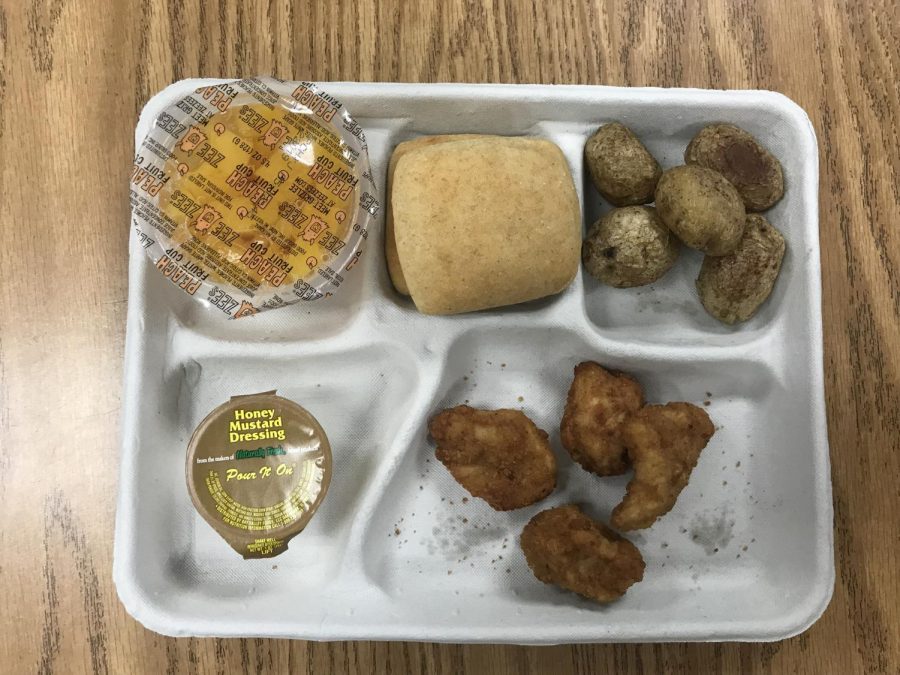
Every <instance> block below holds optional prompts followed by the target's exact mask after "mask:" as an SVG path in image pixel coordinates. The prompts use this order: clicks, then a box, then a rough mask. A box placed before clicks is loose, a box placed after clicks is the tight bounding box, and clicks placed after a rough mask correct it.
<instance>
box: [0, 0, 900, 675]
mask: <svg viewBox="0 0 900 675" xmlns="http://www.w3.org/2000/svg"><path fill="white" fill-rule="evenodd" d="M420 4H421V5H423V7H419V6H418V5H420ZM430 4H432V3H428V2H424V3H418V2H412V1H410V2H396V3H391V2H382V3H379V2H375V1H374V0H365V1H362V2H359V3H355V2H349V1H348V2H311V3H309V4H308V5H307V4H305V3H302V2H297V3H295V4H293V5H292V4H291V3H290V2H288V1H286V0H269V1H268V2H263V3H259V4H257V5H255V6H252V5H251V4H250V3H243V2H240V1H238V0H220V1H219V2H190V1H187V2H184V3H183V5H182V3H181V2H176V1H172V2H168V3H152V2H143V3H136V2H135V3H132V2H128V0H115V1H110V2H88V1H87V0H33V1H30V2H16V1H14V0H0V168H2V171H0V195H2V199H0V225H2V241H0V280H2V283H0V293H2V299H0V308H2V314H0V512H2V513H3V514H5V515H4V516H3V518H4V522H3V524H2V527H0V672H10V673H25V672H41V673H51V672H53V673H80V672H97V673H108V672H112V673H136V672H150V673H160V672H217V673H232V672H248V671H249V672H284V671H286V670H288V669H289V670H290V671H291V672H298V673H301V672H316V673H340V672H361V673H373V672H390V673H405V672H423V673H460V672H463V671H469V672H474V673H495V672H496V673H539V672H554V673H594V672H617V673H654V672H667V673H668V672H672V673H700V672H738V671H745V672H781V671H788V672H799V673H807V672H809V673H826V672H827V673H859V672H873V673H888V672H890V673H897V672H900V609H898V607H900V573H898V572H900V559H898V536H900V491H898V485H900V404H898V399H900V334H898V326H900V187H898V186H900V93H898V87H897V83H898V80H900V46H898V45H900V9H898V4H897V3H896V2H895V1H894V0H885V2H883V3H881V4H878V3H868V2H863V0H859V1H856V2H853V1H850V2H846V3H839V2H822V3H815V2H784V1H783V0H766V1H765V2H762V1H760V2H753V1H752V0H746V1H745V2H736V1H731V2H728V1H724V0H723V1H722V2H714V1H712V0H710V1H707V2H687V3H686V5H687V6H681V7H679V6H678V4H677V3H675V2H661V3H659V4H658V5H657V4H656V3H654V2H651V1H650V0H641V1H636V2H633V3H629V2H625V1H615V0H610V1H608V2H601V1H596V2H591V1H583V2H582V1H578V0H566V1H564V2H550V1H548V2H541V1H539V0H535V1H534V2H533V3H530V2H525V1H524V0H523V1H517V0H484V1H483V2H478V1H477V0H470V1H464V0H441V2H438V3H433V4H434V5H435V6H436V9H426V8H425V7H424V6H427V5H430ZM259 73H273V74H275V75H277V76H279V77H283V78H288V79H299V78H308V79H313V80H323V81H324V80H361V81H367V80H384V81H422V82H428V81H458V82H467V81H469V82H481V81H484V82H545V83H569V82H571V83H603V84H614V85H659V86H667V87H688V86H690V87H715V88H732V87H733V88H748V87H749V88H757V87H758V88H765V89H775V90H778V91H781V92H784V93H785V94H787V95H788V96H790V97H791V98H793V99H794V100H795V101H797V102H798V103H799V104H800V105H801V106H803V107H804V108H805V109H806V110H807V111H808V112H809V115H810V117H811V118H812V121H813V124H814V125H815V128H816V131H817V133H818V137H819V147H820V153H821V189H820V198H821V249H822V270H823V279H822V281H823V286H824V330H825V382H826V396H827V401H828V418H829V419H828V431H829V436H830V441H831V459H832V473H833V481H834V506H835V522H834V532H835V556H836V564H837V580H836V586H835V591H834V599H833V600H832V601H831V605H830V606H829V608H828V610H827V611H826V612H825V615H824V616H823V617H822V619H821V620H820V621H819V622H818V623H817V624H815V625H814V626H813V627H812V628H811V629H810V630H809V631H807V632H806V633H804V634H802V635H800V636H798V637H796V638H793V639H790V640H786V641H784V642H780V643H776V644H669V645H651V644H648V645H605V646H604V645H601V646H558V647H546V648H531V647H513V646H454V645H436V644H414V643H391V644H384V643H332V644H317V643H309V642H300V641H277V640H259V639H247V640H237V639H228V640H213V639H180V640H176V639H170V638H165V637H161V636H159V635H156V634H154V633H151V632H149V631H147V630H145V629H144V628H143V627H141V626H140V625H139V624H138V623H137V622H135V621H134V620H133V619H131V618H130V617H129V616H128V615H127V614H126V613H125V611H124V610H123V609H122V606H121V605H120V604H119V601H118V599H117V597H116V592H115V589H114V587H113V583H112V578H111V574H112V572H111V564H112V535H113V522H114V516H115V498H116V488H117V470H118V420H119V408H120V404H121V390H122V387H121V380H122V358H123V343H124V331H125V309H126V292H127V288H126V267H127V250H126V244H127V240H128V230H129V228H128V223H129V207H128V177H129V173H130V169H131V161H132V156H133V146H132V142H133V135H132V134H133V129H134V123H135V120H136V116H137V113H138V111H139V110H140V109H141V107H142V106H143V104H144V102H145V101H146V100H147V99H148V97H149V96H150V95H152V94H153V93H154V92H156V91H157V90H159V89H161V88H162V87H164V86H165V85H167V84H169V83H170V82H172V81H174V80H177V79H180V78H184V77H191V76H197V75H205V76H241V75H253V74H259ZM736 609H737V608H736Z"/></svg>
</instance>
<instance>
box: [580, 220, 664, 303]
mask: <svg viewBox="0 0 900 675" xmlns="http://www.w3.org/2000/svg"><path fill="white" fill-rule="evenodd" d="M679 248H680V246H679V243H678V239H677V238H676V237H675V235H674V234H672V233H671V232H670V231H669V228H667V227H666V226H665V225H663V222H662V220H660V218H659V215H658V214H657V213H656V209H654V208H653V207H652V206H625V207H622V208H621V209H613V210H612V211H610V212H609V213H607V214H606V215H605V216H603V217H602V218H600V220H598V221H597V222H596V223H594V224H593V226H592V227H591V229H590V230H589V231H588V234H587V237H585V239H584V242H583V243H582V245H581V260H582V262H584V268H585V269H586V270H587V271H588V273H589V274H590V275H591V276H592V277H594V278H595V279H597V280H598V281H602V282H603V283H605V284H609V285H610V286H614V287H616V288H633V287H634V286H644V285H645V284H652V283H653V282H654V281H657V280H658V279H660V278H661V277H662V276H663V275H664V274H665V273H666V272H668V271H669V270H670V269H671V268H672V265H674V264H675V260H676V259H677V258H678V249H679Z"/></svg>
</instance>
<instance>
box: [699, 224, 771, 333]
mask: <svg viewBox="0 0 900 675" xmlns="http://www.w3.org/2000/svg"><path fill="white" fill-rule="evenodd" d="M783 258H784V237H783V236H781V233H780V232H779V231H778V230H776V229H775V228H774V227H772V225H770V224H769V221H767V220H766V219H765V218H763V217H762V216H760V215H757V214H751V215H749V216H747V225H746V227H745V229H744V236H743V238H742V239H741V241H740V243H739V244H738V246H737V248H736V249H735V250H734V251H733V252H731V253H729V254H728V255H723V256H717V257H713V256H706V257H705V258H704V259H703V265H701V267H700V275H699V276H698V277H697V293H699V294H700V302H702V303H703V307H704V308H705V309H706V311H707V312H709V313H710V314H711V315H712V316H714V317H715V318H717V319H718V320H719V321H721V322H722V323H727V324H734V323H738V322H740V321H746V320H747V319H749V318H750V317H751V316H753V315H754V314H755V313H756V310H758V309H759V308H760V306H761V305H762V304H763V303H764V302H765V301H766V298H768V297H769V295H770V294H771V293H772V288H774V286H775V279H777V278H778V272H779V271H780V270H781V261H782V259H783Z"/></svg>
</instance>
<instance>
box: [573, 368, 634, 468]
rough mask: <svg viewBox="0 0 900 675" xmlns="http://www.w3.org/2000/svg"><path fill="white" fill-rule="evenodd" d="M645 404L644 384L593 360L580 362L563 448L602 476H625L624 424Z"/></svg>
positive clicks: (576, 372)
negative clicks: (622, 436) (642, 388)
mask: <svg viewBox="0 0 900 675" xmlns="http://www.w3.org/2000/svg"><path fill="white" fill-rule="evenodd" d="M642 405H644V395H643V393H642V391H641V385H639V384H638V383H637V382H636V381H635V380H633V379H632V378H630V377H629V376H628V375H625V374H624V373H612V372H610V371H608V370H606V369H605V368H603V366H601V365H600V364H598V363H594V362H593V361H585V362H584V363H579V364H578V365H577V366H575V377H574V379H573V380H572V386H571V387H569V395H568V397H567V398H566V408H565V411H564V412H563V418H562V423H561V424H560V438H561V440H562V444H563V447H564V448H565V449H566V450H568V451H569V454H570V455H571V456H572V459H574V460H575V461H576V462H578V463H579V464H580V465H581V466H582V467H584V468H585V469H587V470H588V471H591V472H593V473H595V474H597V475H598V476H615V475H617V474H620V473H625V471H627V470H628V457H627V455H626V453H625V446H624V445H623V444H622V438H621V435H620V432H621V428H622V423H623V422H624V421H625V419H626V418H627V417H628V415H630V414H631V413H633V412H635V411H637V410H639V409H640V407H641V406H642Z"/></svg>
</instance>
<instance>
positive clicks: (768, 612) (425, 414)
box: [114, 80, 834, 643]
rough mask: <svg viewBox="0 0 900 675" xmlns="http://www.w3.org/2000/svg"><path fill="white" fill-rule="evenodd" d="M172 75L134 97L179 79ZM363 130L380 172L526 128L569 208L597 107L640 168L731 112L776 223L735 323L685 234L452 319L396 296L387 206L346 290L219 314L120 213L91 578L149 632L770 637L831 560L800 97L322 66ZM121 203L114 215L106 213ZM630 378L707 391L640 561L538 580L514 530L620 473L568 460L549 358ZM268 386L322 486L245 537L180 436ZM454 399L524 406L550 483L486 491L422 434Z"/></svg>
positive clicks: (700, 393) (540, 639)
mask: <svg viewBox="0 0 900 675" xmlns="http://www.w3.org/2000/svg"><path fill="white" fill-rule="evenodd" d="M215 82H218V81H213V80H186V81H182V82H177V83H175V84H173V85H171V86H170V87H168V88H166V89H165V90H163V91H162V92H160V93H159V94H158V95H156V96H155V97H154V98H153V99H151V100H150V101H149V102H148V104H147V106H146V107H145V108H144V111H143V113H142V114H141V117H140V121H139V123H138V127H137V138H138V139H140V138H142V137H143V136H144V135H145V134H146V132H147V130H148V128H149V126H150V125H151V124H152V122H153V120H154V119H155V118H156V116H157V114H158V113H159V111H160V110H161V109H162V108H163V107H165V106H166V105H167V104H169V103H170V102H172V101H173V100H175V99H177V98H179V97H180V96H183V95H185V94H186V93H189V92H190V91H192V90H194V89H196V88H197V87H200V86H204V85H207V84H210V83H215ZM322 87H323V88H324V89H325V90H326V91H327V92H329V93H331V94H333V95H335V96H337V97H338V98H340V99H341V100H342V101H343V102H344V103H345V104H346V106H347V107H348V108H349V110H350V111H351V112H352V113H353V116H354V117H355V119H356V120H357V121H358V122H359V123H360V125H361V126H362V128H363V129H364V130H365V135H366V140H367V142H368V147H369V156H370V161H371V166H372V171H373V175H374V178H375V182H376V184H377V187H378V189H379V190H381V191H382V192H383V191H384V186H385V174H386V168H387V163H388V160H389V158H390V155H391V151H392V149H393V148H394V147H395V146H396V145H397V144H398V143H400V142H401V141H404V140H408V139H411V138H414V137H416V136H419V135H424V134H447V133H485V134H498V135H533V136H540V137H545V138H547V139H549V140H551V141H553V142H554V143H556V144H557V145H558V146H559V147H560V148H561V149H562V150H563V152H564V154H565V156H566V158H567V161H568V163H569V167H570V169H571V172H572V175H573V176H574V178H575V184H576V188H577V190H578V193H579V197H580V199H581V203H582V207H583V216H584V223H585V225H586V226H589V225H590V224H591V223H593V222H594V221H595V220H596V219H597V218H598V217H599V215H600V214H602V213H603V212H605V211H606V210H608V209H609V208H610V207H609V206H608V205H607V204H606V202H604V201H603V200H602V199H601V197H600V196H599V195H598V193H597V192H596V190H595V189H594V188H593V186H592V184H591V182H590V180H589V178H588V177H587V175H586V171H585V166H584V159H583V148H584V143H585V141H586V139H587V138H588V137H589V136H590V134H591V133H593V131H594V130H595V129H596V128H597V126H598V125H600V124H601V123H603V122H606V121H611V120H619V121H622V122H624V123H625V124H627V125H629V126H630V127H631V128H632V129H633V130H634V131H635V132H636V134H637V135H638V136H639V137H640V138H641V139H642V140H643V141H644V143H645V144H646V145H647V147H648V149H649V150H650V151H651V152H652V153H653V154H654V156H655V157H656V158H657V159H658V160H659V161H660V162H661V164H662V165H663V167H664V168H665V167H668V166H673V165H675V164H679V163H681V161H682V160H681V156H682V153H683V151H684V147H685V145H686V143H687V142H688V140H689V139H690V138H691V137H692V136H693V135H694V134H695V133H696V132H697V130H698V129H700V128H701V127H702V126H703V125H704V124H707V123H710V122H716V121H722V120H726V121H729V122H733V123H735V124H737V125H740V126H741V127H743V128H745V129H747V130H748V131H750V132H751V133H753V134H754V135H756V136H757V138H759V139H760V140H761V141H762V142H763V143H764V144H765V145H766V146H767V147H768V148H769V149H770V150H771V151H772V152H773V154H775V155H776V156H777V157H778V158H779V159H780V160H781V162H782V164H783V166H784V173H785V177H786V188H787V189H786V194H785V197H784V199H782V200H781V202H779V203H778V204H777V205H776V206H775V207H774V208H773V209H772V210H771V211H770V212H769V213H768V214H767V215H768V217H769V218H770V220H771V221H772V222H773V223H774V224H775V225H776V226H777V227H778V228H779V229H780V231H781V232H782V233H783V234H784V237H785V239H786V241H787V253H786V256H785V259H784V263H783V267H782V271H781V275H780V278H779V280H778V283H777V285H776V286H775V290H774V293H773V295H772V297H771V298H770V299H769V301H768V302H767V303H766V304H765V305H764V306H763V308H762V309H761V310H760V311H759V313H758V314H757V315H756V316H754V317H753V318H752V319H751V320H750V321H748V322H746V323H744V324H740V325H739V326H737V327H727V326H724V325H722V324H720V323H718V322H717V321H716V320H715V319H713V318H712V317H710V316H709V315H708V314H707V313H706V312H705V311H704V309H703V307H702V306H701V304H700V303H699V301H698V300H697V297H696V291H695V290H694V278H695V277H696V272H697V269H698V268H699V265H700V260H701V258H702V256H701V254H699V253H698V252H696V251H690V250H687V249H685V250H684V252H683V253H682V257H683V259H682V260H680V261H679V264H678V265H677V266H676V267H675V268H674V269H673V270H672V271H671V272H670V273H669V274H667V275H666V276H665V277H663V278H662V279H661V280H660V281H658V282H656V283H654V284H652V285H651V286H645V287H639V288H633V289H613V288H610V287H605V286H601V285H600V284H599V283H598V282H597V281H595V280H594V279H592V278H591V277H590V276H589V275H587V274H586V273H585V272H584V270H583V269H582V270H580V271H579V273H578V276H577V277H576V278H575V280H574V282H573V283H572V284H571V286H570V287H569V288H567V289H566V290H565V291H563V292H562V293H561V294H559V295H556V296H553V297H550V298H546V299H543V300H538V301H534V302H530V303H525V304H523V305H516V306H511V307H506V308H503V309H497V310H487V311H482V312H477V313H471V314H463V315H457V316H426V315H423V314H420V313H418V312H417V311H416V310H415V307H414V306H413V304H412V302H411V301H410V300H409V299H408V298H403V297H401V296H399V295H397V294H396V293H395V292H394V290H393V288H392V286H391V282H390V280H389V278H388V273H387V269H386V267H385V264H384V256H383V239H382V237H383V228H382V221H383V216H381V215H379V218H378V222H377V226H376V227H374V228H373V229H372V232H371V233H370V236H369V238H368V241H367V242H366V248H365V252H364V254H363V255H362V258H361V261H360V263H359V265H358V266H357V268H356V269H355V270H353V274H348V275H347V279H346V281H345V282H344V285H343V286H342V288H341V292H340V293H339V294H336V295H335V296H334V297H333V298H327V299H323V300H319V301H315V302H301V303H298V304H295V305H292V306H289V307H285V308H281V309H278V310H277V311H270V312H264V313H261V314H259V315H257V316H254V317H250V318H248V319H241V320H237V321H235V320H227V319H226V318H224V317H222V315H221V314H215V313H212V312H209V311H207V310H206V309H205V308H204V307H203V306H202V305H201V304H200V303H197V302H195V301H194V300H192V299H191V298H190V297H188V296H187V295H185V294H183V293H181V292H180V291H179V290H178V289H177V288H175V287H174V286H173V285H172V284H171V283H170V282H169V281H167V280H166V279H165V278H164V277H163V276H162V275H160V274H158V273H157V272H156V271H155V270H154V269H153V265H152V262H151V261H150V260H149V259H148V258H147V256H146V255H145V254H144V251H143V250H142V247H141V245H140V243H139V242H138V241H137V238H136V236H135V235H134V233H132V240H131V246H130V265H129V308H128V326H127V345H126V364H125V385H124V401H123V413H122V415H123V416H122V448H121V452H122V454H121V482H120V495H119V503H118V514H117V523H116V537H115V564H114V575H115V581H116V585H117V589H118V592H119V595H120V597H121V599H122V602H123V603H124V605H125V607H126V608H127V610H128V611H129V612H130V613H131V614H132V615H133V616H134V617H135V618H136V619H138V620H139V621H140V622H141V623H143V624H144V625H146V626H147V627H148V628H151V629H153V630H155V631H158V632H160V633H164V634H168V635H195V636H275V637H294V638H304V639H319V640H336V639H391V640H433V641H447V642H515V643H561V642H614V641H673V640H777V639H781V638H784V637H787V636H790V635H792V634H795V633H797V632H800V631H802V630H804V629H805V628H806V627H808V626H809V625H810V624H811V623H812V622H814V621H815V620H816V619H817V618H818V617H819V616H820V614H821V613H822V612H823V611H824V608H825V606H826V605H827V603H828V601H829V599H830V597H831V592H832V587H833V583H834V565H833V545H832V506H831V482H830V469H829V461H828V444H827V435H826V425H825V412H824V391H823V372H822V317H821V302H820V267H819V231H818V208H817V199H818V194H817V193H818V154H817V146H816V139H815V134H814V132H813V129H812V127H811V125H810V122H809V120H808V118H807V116H806V114H805V113H804V112H803V111H802V110H801V109H800V108H799V107H798V106H797V105H796V104H794V103H793V102H791V101H790V100H789V99H787V98H785V97H783V96H781V95H779V94H775V93H771V92H762V91H705V90H704V91H701V90H678V89H631V88H614V87H596V86H545V85H451V84H376V83H372V84H363V83H324V84H323V85H322ZM122 226H123V227H125V226H127V224H126V223H123V224H122ZM584 360H595V361H598V362H600V363H602V364H604V365H606V366H609V367H610V368H615V369H619V370H623V371H625V372H628V373H630V374H632V375H634V376H635V377H636V378H637V379H638V380H639V381H640V382H641V383H642V384H643V385H644V389H645V393H646V397H647V399H648V400H650V401H660V402H663V401H670V400H679V401H680V400H683V401H689V402H693V403H696V404H698V405H702V404H703V402H705V401H707V402H708V407H706V408H705V409H706V410H707V411H708V412H709V414H710V417H711V418H712V419H713V421H714V423H715V424H716V428H717V431H716V434H715V436H714V437H713V440H712V441H711V442H710V444H709V446H708V447H707V448H706V449H705V450H704V451H703V454H702V455H701V457H700V461H699V463H698V465H697V467H696V469H695V470H694V473H693V476H692V478H691V481H690V483H689V485H688V486H687V488H685V490H684V492H683V493H682V494H681V496H680V498H679V499H678V502H677V504H676V506H675V508H674V509H673V510H672V511H671V512H670V513H669V514H668V515H667V516H666V517H665V518H663V519H661V520H660V521H658V522H657V523H656V524H655V525H654V526H653V527H652V528H650V529H646V530H640V531H638V532H636V533H630V534H629V538H630V539H631V540H632V541H634V542H635V543H636V544H637V545H638V547H639V548H640V550H641V552H642V553H643V556H644V559H645V560H646V563H647V567H646V571H645V574H644V580H643V581H642V582H641V583H639V584H637V585H635V586H634V587H632V588H631V589H630V590H629V591H628V593H627V594H626V595H625V596H624V597H623V598H622V599H621V600H619V601H617V602H615V603H613V604H610V605H607V606H600V605H596V604H593V603H591V602H589V601H587V600H584V599H581V598H579V597H578V596H575V595H574V594H571V593H567V592H564V591H561V590H559V589H557V588H554V587H551V586H548V585H544V584H542V583H540V582H539V581H537V580H536V579H535V578H534V577H533V576H532V574H531V572H530V571H529V569H528V567H527V565H526V563H525V560H524V557H523V554H522V552H521V550H520V548H519V545H518V535H519V533H520V532H521V530H522V527H523V526H524V525H525V523H526V522H527V521H528V520H529V518H531V516H533V515H534V514H535V513H537V512H538V511H540V510H541V509H543V508H546V507H547V506H549V505H556V504H563V503H567V502H572V501H574V502H578V503H581V504H583V505H585V508H586V510H587V512H588V513H589V514H591V515H593V516H596V517H598V518H601V519H603V520H607V519H608V517H609V512H610V510H611V509H612V507H613V506H614V505H615V504H616V503H617V502H618V501H619V500H620V499H621V497H622V493H623V491H624V487H625V484H626V482H627V480H628V476H618V477H614V478H603V479H601V478H597V477H595V476H592V475H591V474H589V473H587V472H585V471H583V470H582V469H581V468H580V467H579V466H578V465H576V464H575V463H573V462H571V461H569V460H568V459H567V458H566V459H565V461H564V458H565V451H563V450H562V449H561V446H560V442H559V419H560V416H561V414H562V407H563V405H564V403H565V398H566V392H567V389H568V386H569V383H570V382H571V377H572V369H573V367H574V365H575V364H577V363H578V362H580V361H584ZM273 389H277V390H278V393H279V394H280V395H282V396H284V397H286V398H288V399H291V400H294V401H297V402H298V403H299V404H300V405H302V406H304V407H305V408H306V409H308V410H309V411H310V412H312V413H313V414H314V415H315V416H316V417H317V418H318V420H319V421H320V422H321V424H322V426H323V427H324V428H325V429H326V430H327V432H328V435H329V439H330V441H331V446H332V453H333V459H334V475H333V477H332V481H331V486H330V491H329V493H328V495H327V498H326V499H325V500H324V502H323V503H322V505H321V507H320V509H319V511H318V513H317V515H316V517H315V518H314V519H313V520H312V522H311V523H310V525H309V526H308V527H307V529H306V530H305V531H304V532H302V533H301V534H300V535H299V536H297V537H296V538H295V539H293V540H292V542H291V544H290V548H289V550H288V551H287V552H285V553H284V554H282V555H280V556H278V557H276V558H271V559H261V560H243V559H242V558H241V557H240V556H238V555H236V554H235V552H234V551H233V550H232V549H231V548H230V547H229V546H228V544H227V543H226V542H225V541H224V540H222V539H221V538H220V537H219V536H218V535H217V534H216V533H215V532H214V531H213V530H212V528H210V527H209V526H208V525H207V523H206V522H205V521H203V519H202V518H201V517H200V516H199V515H198V513H197V511H196V510H195V509H194V508H193V507H192V504H191V499H190V497H189V494H188V491H187V489H186V487H185V480H184V467H185V448H186V446H187V443H188V440H189V438H190V436H191V433H192V430H193V429H194V428H195V427H196V426H197V425H198V424H199V422H200V421H201V420H202V419H203V418H204V417H205V416H206V414H207V413H208V412H209V411H210V410H212V409H213V408H214V407H216V406H217V405H219V404H220V403H222V402H224V401H226V400H227V399H228V398H229V397H230V396H232V395H236V394H246V393H254V392H259V391H268V390H273ZM464 402H468V403H469V404H471V405H472V406H476V407H478V406H481V407H513V408H521V409H522V410H523V411H524V412H525V413H526V414H528V416H529V417H530V418H531V419H533V420H534V422H535V423H536V424H537V425H538V426H539V427H541V428H542V429H546V430H547V431H548V432H550V436H551V443H552V445H553V448H554V451H555V452H556V453H557V454H558V457H559V477H558V487H557V489H556V491H555V492H554V493H553V494H552V495H551V496H550V497H548V498H547V499H545V500H544V501H543V502H541V503H539V504H535V505H533V506H531V507H527V508H523V509H518V510H515V511H511V512H496V511H493V510H492V509H491V508H490V507H489V506H488V505H487V504H486V503H485V502H483V501H481V500H478V499H467V498H466V496H467V493H466V491H465V490H464V489H463V488H462V487H461V486H460V485H459V484H457V483H456V482H455V481H454V480H453V478H452V477H451V476H450V474H449V473H448V472H447V471H446V470H445V469H444V467H443V466H441V464H440V463H439V462H437V461H436V460H435V458H434V443H433V441H431V440H430V439H429V438H428V433H427V428H426V423H427V420H428V418H429V417H430V416H431V415H433V414H434V412H436V411H437V410H440V409H441V408H445V407H448V406H453V405H457V404H462V403H464Z"/></svg>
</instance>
